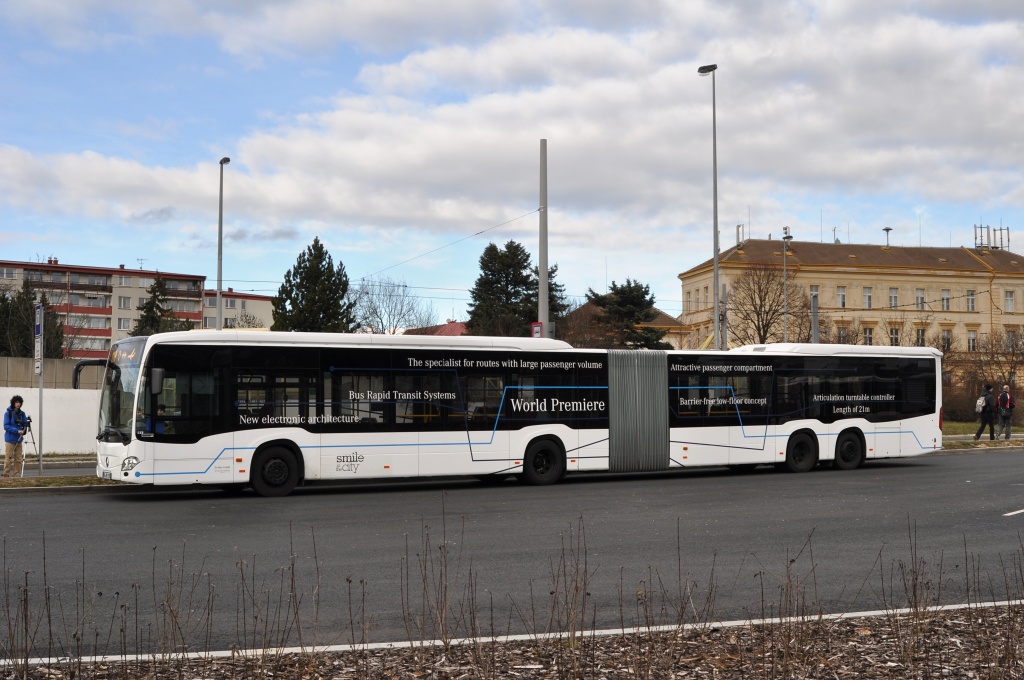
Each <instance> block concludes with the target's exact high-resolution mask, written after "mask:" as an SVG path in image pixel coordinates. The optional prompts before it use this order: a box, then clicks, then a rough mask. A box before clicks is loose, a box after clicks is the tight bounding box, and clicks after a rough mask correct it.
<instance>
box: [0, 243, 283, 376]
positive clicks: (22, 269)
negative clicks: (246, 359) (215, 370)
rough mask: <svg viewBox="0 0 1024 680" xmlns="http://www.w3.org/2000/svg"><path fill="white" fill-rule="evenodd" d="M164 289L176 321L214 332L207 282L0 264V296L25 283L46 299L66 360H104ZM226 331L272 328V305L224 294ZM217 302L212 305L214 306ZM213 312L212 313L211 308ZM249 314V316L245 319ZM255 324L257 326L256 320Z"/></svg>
mask: <svg viewBox="0 0 1024 680" xmlns="http://www.w3.org/2000/svg"><path fill="white" fill-rule="evenodd" d="M157 276H159V277H161V278H162V279H163V280H164V282H165V283H166V288H167V304H168V305H169V306H170V308H171V310H172V311H173V312H174V315H175V316H177V317H178V318H181V319H187V320H189V321H191V322H192V324H193V325H194V326H195V327H197V328H198V327H200V326H203V327H206V326H207V324H208V323H209V321H208V320H209V319H211V318H212V319H213V322H212V324H213V325H212V326H210V327H216V318H217V310H216V291H207V290H205V283H206V277H205V276H199V275H196V274H175V273H170V272H161V271H155V270H144V269H129V268H127V267H125V266H124V265H120V266H118V267H116V268H108V267H92V266H83V265H68V264H62V263H61V262H60V261H59V260H58V259H57V258H47V260H46V262H13V261H0V293H7V294H13V293H16V292H17V291H19V290H21V288H22V285H23V284H24V282H25V281H27V282H28V284H29V286H30V288H31V289H32V290H33V292H34V293H35V299H36V300H37V301H38V300H41V299H42V297H43V296H44V295H45V296H46V299H47V301H48V303H49V304H50V305H51V306H52V307H53V308H54V309H55V311H56V312H57V313H58V314H59V315H60V316H61V317H62V319H63V322H64V338H65V351H66V356H67V357H68V358H74V359H82V358H102V357H105V356H106V354H107V352H108V351H109V349H110V344H111V342H112V341H115V340H119V339H121V338H125V337H128V335H129V334H130V333H131V330H132V328H133V327H134V325H135V321H136V320H137V319H138V318H139V307H141V306H142V304H143V303H145V302H146V300H147V299H148V298H149V293H148V292H147V291H148V289H149V287H150V286H152V285H153V282H154V281H155V280H156V277H157ZM221 297H222V301H223V303H224V326H225V327H234V326H236V325H237V324H238V320H239V319H240V318H245V319H248V320H249V323H250V325H257V323H262V324H263V325H264V326H265V327H269V326H270V324H271V323H272V315H271V310H272V307H273V305H272V303H271V298H270V297H267V296H259V295H251V294H247V293H236V292H234V291H233V290H231V289H228V291H226V292H222V295H221ZM211 299H212V300H213V302H212V303H211V302H210V300H211ZM211 306H212V310H211V309H210V307H211ZM243 311H245V312H247V313H248V315H251V317H252V319H249V316H243V315H242V312H243ZM253 319H255V321H254V320H253Z"/></svg>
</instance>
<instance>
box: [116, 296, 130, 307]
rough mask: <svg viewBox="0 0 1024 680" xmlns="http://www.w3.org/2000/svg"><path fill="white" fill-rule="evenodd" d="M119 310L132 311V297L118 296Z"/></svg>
mask: <svg viewBox="0 0 1024 680" xmlns="http://www.w3.org/2000/svg"><path fill="white" fill-rule="evenodd" d="M117 308H118V309H131V308H132V298H131V296H130V295H118V296H117Z"/></svg>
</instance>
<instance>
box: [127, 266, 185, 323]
mask: <svg viewBox="0 0 1024 680" xmlns="http://www.w3.org/2000/svg"><path fill="white" fill-rule="evenodd" d="M146 292H147V293H149V297H148V298H146V301H145V302H144V303H142V305H141V306H140V307H139V318H138V319H136V320H135V326H134V327H133V328H132V331H131V333H129V335H132V336H140V335H153V334H155V333H170V332H172V331H187V330H191V329H192V322H191V321H189V320H188V319H179V318H178V317H176V316H175V315H174V310H172V309H171V308H170V307H169V306H168V305H167V282H166V281H164V279H163V277H162V276H160V275H159V274H157V276H156V278H155V279H154V280H153V283H152V284H151V285H150V286H149V288H147V289H146Z"/></svg>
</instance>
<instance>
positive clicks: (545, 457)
mask: <svg viewBox="0 0 1024 680" xmlns="http://www.w3.org/2000/svg"><path fill="white" fill-rule="evenodd" d="M566 471H567V467H566V461H565V446H564V445H563V444H562V440H560V439H559V438H558V437H554V436H545V437H537V438H536V439H534V440H532V441H531V442H530V443H529V444H528V445H527V446H526V453H525V454H524V455H523V474H522V478H523V480H525V481H526V482H529V483H530V484H533V485H535V486H544V485H547V484H554V483H555V482H558V481H561V480H562V479H564V478H565V473H566Z"/></svg>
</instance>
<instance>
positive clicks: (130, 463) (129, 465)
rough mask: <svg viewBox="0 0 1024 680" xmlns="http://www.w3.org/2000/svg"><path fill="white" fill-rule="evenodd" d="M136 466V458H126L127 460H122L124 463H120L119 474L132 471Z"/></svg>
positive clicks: (137, 460) (137, 462) (137, 461)
mask: <svg viewBox="0 0 1024 680" xmlns="http://www.w3.org/2000/svg"><path fill="white" fill-rule="evenodd" d="M138 464H139V459H138V458H136V457H135V456H128V457H127V458H125V459H124V462H122V463H121V472H128V471H129V470H134V469H135V466H136V465H138Z"/></svg>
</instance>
